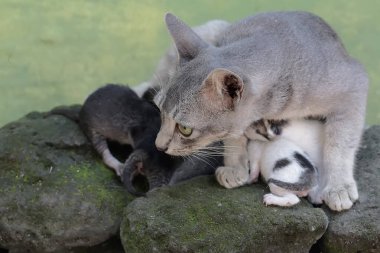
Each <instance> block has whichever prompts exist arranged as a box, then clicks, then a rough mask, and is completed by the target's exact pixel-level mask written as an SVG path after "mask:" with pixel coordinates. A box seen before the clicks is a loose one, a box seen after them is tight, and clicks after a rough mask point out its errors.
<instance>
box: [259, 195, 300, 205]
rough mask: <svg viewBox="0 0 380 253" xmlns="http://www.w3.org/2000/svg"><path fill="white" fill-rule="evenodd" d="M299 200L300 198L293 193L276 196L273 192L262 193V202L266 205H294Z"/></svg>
mask: <svg viewBox="0 0 380 253" xmlns="http://www.w3.org/2000/svg"><path fill="white" fill-rule="evenodd" d="M298 202H300V199H299V198H298V197H297V196H296V195H294V194H287V195H285V196H277V195H274V194H273V193H268V194H265V195H264V199H263V203H264V204H265V205H266V206H269V205H273V206H294V205H295V204H297V203H298Z"/></svg>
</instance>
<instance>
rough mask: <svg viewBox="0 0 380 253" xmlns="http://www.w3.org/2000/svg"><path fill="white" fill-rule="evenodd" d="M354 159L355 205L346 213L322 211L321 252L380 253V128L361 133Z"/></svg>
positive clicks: (376, 127) (374, 127) (372, 128)
mask: <svg viewBox="0 0 380 253" xmlns="http://www.w3.org/2000/svg"><path fill="white" fill-rule="evenodd" d="M362 143H363V144H362V148H361V150H360V151H359V154H358V156H357V163H356V164H357V166H356V180H357V182H358V188H359V202H358V203H356V204H355V205H354V206H353V207H352V208H351V209H350V210H349V211H346V212H342V213H333V212H331V211H328V210H326V212H327V214H328V215H329V218H330V225H329V228H328V230H327V232H326V234H325V235H324V236H323V239H322V241H321V245H322V246H321V247H322V249H323V252H342V253H343V252H344V253H351V252H355V253H357V252H380V126H373V127H371V128H369V129H368V130H367V131H366V133H365V134H364V138H363V142H362Z"/></svg>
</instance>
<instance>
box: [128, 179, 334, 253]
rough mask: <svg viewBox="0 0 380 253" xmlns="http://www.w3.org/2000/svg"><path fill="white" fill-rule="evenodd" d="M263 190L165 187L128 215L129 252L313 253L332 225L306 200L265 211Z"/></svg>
mask: <svg viewBox="0 0 380 253" xmlns="http://www.w3.org/2000/svg"><path fill="white" fill-rule="evenodd" d="M265 192H267V190H266V189H265V186H263V185H259V184H256V185H253V186H248V187H242V188H239V189H234V190H226V189H224V188H222V187H221V186H219V185H218V184H217V182H216V181H215V179H214V178H213V177H200V178H196V179H193V180H190V181H188V182H186V183H184V184H181V185H177V186H174V187H171V188H169V187H163V188H161V189H158V190H156V191H153V192H151V193H150V194H148V196H147V197H146V198H138V199H135V200H134V201H132V202H131V203H130V204H129V205H128V206H127V207H126V209H125V212H124V219H123V221H122V224H121V240H122V243H123V246H124V249H125V251H126V252H176V253H180V252H218V253H220V252H297V253H299V252H308V251H309V249H310V248H311V246H312V245H313V244H314V243H315V242H316V241H317V240H318V239H319V238H320V237H321V236H322V234H323V233H324V232H325V229H326V227H327V225H328V220H327V217H326V215H325V214H324V212H323V211H322V209H320V208H313V207H311V206H310V205H309V204H308V203H307V202H306V201H305V200H303V201H302V203H301V204H299V205H297V206H295V207H292V208H279V207H266V206H264V205H263V203H262V197H263V194H264V193H265Z"/></svg>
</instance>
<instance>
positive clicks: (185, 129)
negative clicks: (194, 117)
mask: <svg viewBox="0 0 380 253" xmlns="http://www.w3.org/2000/svg"><path fill="white" fill-rule="evenodd" d="M177 127H178V130H179V132H180V133H181V134H182V135H183V136H185V137H189V136H190V135H191V134H192V133H193V129H192V128H190V127H185V126H182V125H180V124H177Z"/></svg>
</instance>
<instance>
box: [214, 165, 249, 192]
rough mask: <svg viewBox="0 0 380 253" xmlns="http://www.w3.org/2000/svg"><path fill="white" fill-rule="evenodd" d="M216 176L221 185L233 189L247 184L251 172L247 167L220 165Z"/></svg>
mask: <svg viewBox="0 0 380 253" xmlns="http://www.w3.org/2000/svg"><path fill="white" fill-rule="evenodd" d="M215 176H216V179H217V181H218V182H219V184H220V185H222V186H224V187H225V188H228V189H231V188H236V187H239V186H242V185H245V184H247V182H248V177H249V174H248V170H247V169H245V168H233V167H219V168H217V169H216V171H215Z"/></svg>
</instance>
